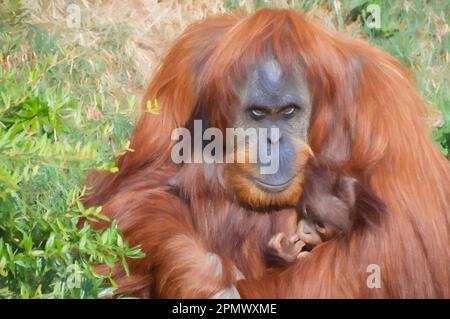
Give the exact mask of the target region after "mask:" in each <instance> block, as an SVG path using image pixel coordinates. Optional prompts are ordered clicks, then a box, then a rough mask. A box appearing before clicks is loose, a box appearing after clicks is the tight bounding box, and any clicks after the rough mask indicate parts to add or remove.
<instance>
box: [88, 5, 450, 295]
mask: <svg viewBox="0 0 450 319" xmlns="http://www.w3.org/2000/svg"><path fill="white" fill-rule="evenodd" d="M268 46H271V48H272V52H271V54H273V56H274V57H275V58H276V59H277V60H278V62H279V63H280V64H281V65H282V67H283V70H284V71H285V72H286V73H292V72H295V71H296V70H298V67H299V66H301V70H302V72H303V73H304V75H305V78H306V80H307V82H308V86H309V90H310V94H311V98H312V101H313V114H312V119H311V124H310V130H309V138H310V145H311V147H312V150H313V152H314V153H315V154H318V155H320V156H323V157H325V158H329V159H330V160H332V161H334V162H336V163H338V164H339V165H342V166H344V167H345V169H346V171H348V172H349V173H351V174H353V175H357V176H358V177H359V178H361V179H363V180H364V182H365V183H367V184H368V185H370V186H371V188H372V189H373V190H374V191H375V193H376V195H377V196H378V197H380V198H381V199H382V200H383V201H384V202H385V203H386V205H387V214H386V215H387V216H386V217H385V218H384V220H383V221H382V222H381V225H380V227H379V228H378V229H370V230H369V229H367V230H361V231H358V232H355V233H354V234H352V235H351V236H350V237H349V238H347V239H346V240H331V241H329V242H327V243H325V244H324V245H322V246H321V247H318V248H317V249H316V250H315V251H314V252H312V253H311V254H310V255H309V257H307V258H303V259H301V260H299V261H298V262H297V263H296V264H294V265H293V266H291V267H290V268H289V269H287V270H286V271H285V272H283V273H281V274H280V275H275V274H273V275H271V277H267V278H264V279H260V278H261V276H262V275H264V273H265V270H266V268H267V265H266V264H265V263H264V259H263V254H264V249H265V248H264V245H265V244H266V243H267V241H268V239H269V238H270V236H271V234H272V228H273V225H275V222H274V220H275V219H276V218H277V212H272V213H271V214H270V212H268V213H260V212H255V211H252V209H249V208H244V207H242V205H240V204H239V203H238V202H236V201H235V200H234V199H233V198H230V197H229V196H228V191H227V190H228V189H229V186H227V184H226V181H224V180H223V176H222V175H221V172H223V167H222V166H221V165H206V164H188V165H183V166H177V165H175V164H173V163H172V161H171V159H170V150H171V146H172V145H173V143H174V141H172V140H171V139H170V136H171V132H172V130H173V129H175V128H177V127H188V126H189V124H190V122H191V121H192V116H193V114H194V112H195V110H197V109H198V108H200V107H202V106H204V105H206V106H207V108H208V113H209V117H210V121H211V125H212V126H216V127H219V128H221V129H224V128H225V127H227V125H229V124H230V123H231V120H232V118H233V114H234V110H233V109H232V105H233V103H234V102H235V101H236V99H237V89H238V87H239V84H241V83H243V82H244V81H245V77H246V74H247V71H248V68H249V66H251V65H254V64H256V63H258V61H261V60H263V59H264V58H265V57H267V56H268V54H269V53H268V52H267V47H268ZM154 99H158V102H159V105H160V106H161V114H159V115H154V114H151V113H147V112H142V113H141V116H140V119H139V121H138V123H137V125H136V128H135V130H134V133H133V136H132V140H131V148H132V149H134V152H129V153H127V154H125V155H124V156H123V157H121V158H120V159H119V161H118V166H119V169H120V170H119V172H118V173H116V174H107V173H104V174H96V175H93V176H92V177H91V178H90V184H91V185H93V192H92V195H91V196H90V197H89V198H87V199H86V204H87V205H88V206H92V205H102V206H103V207H104V210H103V212H104V213H105V214H106V215H108V216H110V217H112V218H115V219H117V220H118V223H119V226H120V228H121V229H122V230H123V231H124V233H125V236H126V237H127V239H128V241H129V243H130V244H131V245H137V244H139V245H141V247H142V249H143V251H144V252H145V253H146V257H145V259H143V260H130V261H129V263H130V271H131V275H132V276H131V277H130V278H126V277H125V274H124V272H123V270H121V269H120V267H116V270H115V278H116V279H117V280H118V282H119V283H120V284H121V292H127V293H133V294H135V295H137V296H141V297H149V296H155V297H206V296H211V294H213V293H216V292H217V291H219V290H220V289H223V288H224V287H228V286H229V285H231V284H232V283H233V282H234V281H235V280H236V276H235V274H234V273H233V267H232V266H231V264H232V263H233V264H234V265H236V266H237V267H238V268H239V269H240V270H241V271H242V272H243V273H244V275H245V276H246V278H247V279H249V280H248V281H241V282H240V283H239V288H240V290H241V294H242V295H244V296H246V297H264V296H278V297H447V298H448V297H450V278H449V276H450V275H449V269H448V265H449V264H450V257H449V253H448V244H449V242H450V238H449V228H450V226H449V224H450V220H449V208H450V169H449V163H448V162H447V161H446V159H445V158H444V157H443V156H442V155H441V154H440V153H439V151H438V150H437V149H436V147H435V146H434V145H433V143H432V141H431V138H430V132H429V130H428V129H427V128H426V127H425V124H424V118H425V108H424V106H423V104H422V102H421V100H420V97H419V94H418V92H417V89H416V87H415V84H414V81H413V79H412V76H411V75H410V73H409V72H408V71H407V70H405V69H404V68H403V67H402V66H401V64H400V63H399V62H398V61H397V60H395V59H394V58H392V57H391V56H389V55H388V54H387V53H384V52H382V51H380V50H378V49H376V48H372V47H369V46H368V45H367V44H365V43H361V42H357V41H353V40H349V39H346V38H343V37H341V36H339V35H336V34H331V33H328V32H327V31H324V30H323V29H321V28H319V27H317V26H315V25H314V24H312V23H310V22H308V21H306V20H305V19H304V17H303V16H301V15H299V14H297V13H295V12H293V11H290V10H260V11H258V12H257V13H256V14H254V15H252V16H249V17H243V18H240V17H233V16H223V17H216V18H210V19H206V20H204V21H201V22H199V23H197V24H194V25H192V26H191V27H189V28H188V29H187V30H186V31H185V32H184V34H183V35H182V36H181V37H180V38H179V40H178V41H177V42H176V43H175V44H174V46H173V48H172V49H171V50H170V51H169V53H168V54H167V56H166V58H165V59H164V61H163V63H162V65H161V67H160V69H159V70H158V72H157V73H156V75H155V77H154V78H153V81H152V82H151V83H150V85H149V88H148V90H147V93H146V95H145V98H144V100H143V104H142V107H141V110H142V111H144V110H145V104H146V102H147V101H148V100H154ZM225 165H226V164H225ZM171 180H175V181H176V185H178V189H179V193H177V194H175V193H174V190H173V187H171V186H170V185H168V184H170V183H168V181H171ZM295 196H297V195H295ZM289 201H291V199H289ZM280 205H281V203H280ZM99 227H100V225H99ZM209 252H214V253H216V254H217V255H218V256H220V258H221V260H222V264H223V269H222V272H221V273H218V272H217V271H216V270H217V269H216V268H217V267H216V266H217V265H216V264H214V263H213V264H208V263H204V262H203V260H205V259H204V258H205V254H207V253H209ZM199 261H200V262H199ZM373 263H376V264H379V265H380V267H381V278H382V286H381V289H368V288H367V287H366V285H365V278H366V277H367V273H366V267H367V266H368V265H369V264H373ZM261 289H263V290H261Z"/></svg>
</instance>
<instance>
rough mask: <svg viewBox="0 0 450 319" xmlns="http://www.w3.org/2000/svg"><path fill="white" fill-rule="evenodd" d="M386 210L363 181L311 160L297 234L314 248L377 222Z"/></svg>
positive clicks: (298, 208)
mask: <svg viewBox="0 0 450 319" xmlns="http://www.w3.org/2000/svg"><path fill="white" fill-rule="evenodd" d="M383 210H384V204H383V202H382V201H381V200H380V199H379V198H378V197H377V196H376V195H375V194H373V192H372V191H370V190H369V189H368V187H366V186H365V185H363V184H362V183H361V182H360V180H358V179H356V178H354V177H350V176H348V175H346V174H345V173H344V172H342V170H340V169H339V168H337V167H332V166H331V165H327V164H326V163H325V162H323V161H320V160H318V159H312V160H311V161H310V163H308V168H307V172H306V177H305V181H304V186H303V195H302V197H301V199H300V201H299V202H298V205H297V213H298V217H299V223H298V231H297V233H298V236H299V239H300V240H301V241H303V242H305V243H306V244H307V246H310V247H314V246H316V245H317V244H320V243H321V242H323V241H326V240H329V239H331V238H334V237H337V236H340V235H347V234H349V233H350V232H351V231H352V230H353V229H354V228H355V227H357V226H360V225H362V224H364V223H366V222H370V221H373V222H377V220H378V216H379V213H380V212H381V211H383Z"/></svg>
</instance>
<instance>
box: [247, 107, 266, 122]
mask: <svg viewBox="0 0 450 319" xmlns="http://www.w3.org/2000/svg"><path fill="white" fill-rule="evenodd" d="M248 112H249V113H250V115H251V117H252V118H253V119H255V120H262V119H263V118H265V117H266V115H267V111H266V110H264V109H262V108H260V107H250V109H249V110H248Z"/></svg>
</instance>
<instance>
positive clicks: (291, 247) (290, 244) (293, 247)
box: [269, 233, 308, 263]
mask: <svg viewBox="0 0 450 319" xmlns="http://www.w3.org/2000/svg"><path fill="white" fill-rule="evenodd" d="M304 246H305V243H304V242H303V241H301V240H300V238H299V236H298V235H297V234H295V235H292V236H290V237H288V236H287V235H286V234H285V233H278V234H275V235H274V236H273V237H272V238H271V239H270V240H269V248H270V249H271V250H272V254H273V255H274V256H276V257H278V258H280V259H281V260H282V261H284V262H287V263H292V262H294V261H295V260H296V259H297V258H299V257H303V256H305V255H306V254H308V252H306V251H304V252H302V249H303V247H304Z"/></svg>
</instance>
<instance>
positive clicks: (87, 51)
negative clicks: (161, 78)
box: [0, 0, 450, 298]
mask: <svg viewBox="0 0 450 319" xmlns="http://www.w3.org/2000/svg"><path fill="white" fill-rule="evenodd" d="M262 7H283V8H286V7H291V8H293V9H295V10H298V11H301V12H304V13H305V14H306V15H307V16H308V17H309V18H310V19H312V20H314V21H316V22H318V23H320V24H322V25H324V26H325V27H326V28H329V29H330V30H337V31H341V32H344V33H346V34H347V35H349V36H351V37H354V38H360V39H365V40H367V41H370V42H371V43H372V44H373V45H375V46H379V47H381V48H383V49H384V50H386V51H388V52H389V53H391V54H392V55H393V56H395V57H396V58H397V59H399V60H400V61H401V62H402V63H403V64H404V65H405V66H407V67H409V68H411V69H412V70H413V72H414V75H415V78H416V80H417V85H418V87H419V89H420V92H421V94H422V97H423V99H424V101H425V103H426V104H427V106H428V109H429V116H428V118H427V121H428V123H429V126H430V131H431V132H432V133H433V138H434V140H435V143H436V145H437V146H438V147H439V148H440V149H441V151H442V152H443V154H444V155H445V156H447V157H450V85H449V80H450V64H449V59H450V56H449V49H450V39H449V25H448V18H449V13H450V1H447V0H434V1H432V0H430V1H425V0H409V1H389V0H386V1H381V0H380V1H375V0H373V1H367V0H352V1H338V0H327V1H325V0H324V1H307V0H290V1H288V0H272V1H271V0H247V1H246V0H223V1H219V0H186V1H183V0H178V1H177V0H122V1H118V0H103V1H102V0H92V1H88V0H79V1H77V0H73V1H65V0H60V1H58V0H55V1H46V0H28V1H26V0H23V1H9V0H3V1H1V3H0V298H98V297H105V296H109V295H110V294H111V293H112V292H113V291H114V289H115V286H116V283H115V282H114V280H113V279H112V278H110V277H109V276H99V275H97V274H95V272H94V270H93V267H94V265H96V264H98V263H106V264H107V265H110V266H112V265H113V264H114V263H115V262H117V261H118V262H121V263H122V264H123V265H124V267H125V269H126V258H141V257H142V253H141V252H140V250H139V248H138V247H128V245H127V243H126V241H125V240H124V239H123V237H122V236H121V234H120V231H118V229H117V227H116V224H115V223H114V222H113V223H112V225H111V227H110V228H109V229H107V230H105V231H104V232H101V233H99V232H94V231H92V229H91V228H90V227H89V226H88V225H85V226H84V227H83V228H82V229H78V228H77V224H78V221H79V219H80V218H81V217H84V218H88V219H90V220H95V219H99V218H102V217H101V216H99V211H100V208H90V209H85V208H84V207H83V205H82V204H81V201H80V198H81V196H82V195H83V193H84V192H85V191H86V189H85V188H84V186H83V181H84V179H85V178H86V175H87V174H88V172H89V171H90V170H92V169H103V170H110V171H113V172H114V171H116V170H117V168H116V167H115V165H114V158H115V157H117V156H118V155H120V154H122V153H123V152H124V151H125V150H127V147H128V141H129V136H130V133H131V130H132V127H133V123H134V121H135V119H136V116H137V112H136V109H137V108H136V106H137V104H138V103H139V101H140V96H141V94H142V92H143V90H144V88H145V84H146V83H147V82H148V80H149V79H150V78H151V76H152V74H153V71H154V70H155V68H156V67H157V66H158V63H159V62H160V60H161V58H162V57H163V56H164V53H165V52H166V51H167V49H168V46H169V45H170V43H171V42H172V41H173V40H174V39H175V38H176V37H177V36H178V35H180V33H181V32H182V31H183V30H184V28H185V27H186V26H187V25H189V24H190V23H192V22H194V21H197V20H199V19H202V18H204V17H207V16H209V15H215V14H224V13H227V12H239V13H251V12H253V11H255V10H257V9H259V8H262ZM418 151H420V150H411V153H413V152H418Z"/></svg>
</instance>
